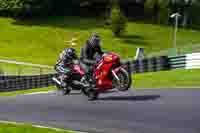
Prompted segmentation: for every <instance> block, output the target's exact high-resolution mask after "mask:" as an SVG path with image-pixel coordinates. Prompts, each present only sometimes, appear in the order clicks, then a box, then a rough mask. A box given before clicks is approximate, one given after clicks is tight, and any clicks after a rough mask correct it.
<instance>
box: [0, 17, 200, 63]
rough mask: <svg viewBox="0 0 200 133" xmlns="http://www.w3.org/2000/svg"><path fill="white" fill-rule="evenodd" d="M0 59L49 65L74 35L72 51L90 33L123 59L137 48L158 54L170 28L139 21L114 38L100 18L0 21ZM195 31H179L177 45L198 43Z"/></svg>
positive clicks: (166, 45)
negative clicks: (95, 35)
mask: <svg viewBox="0 0 200 133" xmlns="http://www.w3.org/2000/svg"><path fill="white" fill-rule="evenodd" d="M0 29H1V32H0V53H1V54H0V57H6V58H9V59H16V60H19V61H27V62H33V63H39V64H47V65H53V64H54V63H55V61H56V59H57V57H58V54H59V53H60V51H62V49H63V48H64V47H66V44H65V43H64V41H65V40H70V39H71V37H72V36H73V35H74V36H76V37H77V38H79V41H78V45H77V46H76V49H77V50H78V51H79V49H80V48H81V47H82V46H83V45H84V42H85V41H86V39H87V38H88V36H89V35H90V33H91V32H94V31H95V32H98V33H99V34H100V35H101V37H102V39H103V47H104V49H105V50H107V51H114V52H117V53H119V54H120V55H121V56H122V57H123V58H128V57H134V56H135V50H136V48H137V47H144V48H145V52H146V54H148V53H152V52H159V51H160V50H165V49H167V48H170V47H172V46H171V40H172V38H171V36H172V28H171V27H167V26H159V25H152V24H144V23H139V22H129V24H128V27H127V35H126V36H124V37H122V38H114V37H113V35H112V32H111V31H110V29H108V28H107V27H105V26H104V25H103V23H102V21H101V20H100V19H83V18H79V17H49V18H46V19H43V20H41V19H40V20H32V21H16V20H14V19H11V18H0ZM199 34H200V32H199V31H195V30H185V29H181V30H180V31H179V32H178V46H180V47H181V46H185V45H187V44H191V43H192V44H197V43H199V42H200V38H199Z"/></svg>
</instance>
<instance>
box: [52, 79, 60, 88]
mask: <svg viewBox="0 0 200 133" xmlns="http://www.w3.org/2000/svg"><path fill="white" fill-rule="evenodd" d="M52 80H53V81H55V82H56V83H57V84H58V85H60V86H61V82H60V81H59V80H58V79H57V78H55V77H53V78H52Z"/></svg>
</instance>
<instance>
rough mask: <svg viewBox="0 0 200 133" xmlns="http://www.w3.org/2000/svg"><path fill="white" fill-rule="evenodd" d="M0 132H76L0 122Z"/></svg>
mask: <svg viewBox="0 0 200 133" xmlns="http://www.w3.org/2000/svg"><path fill="white" fill-rule="evenodd" d="M0 133H76V132H72V131H65V130H62V131H57V130H54V129H46V128H36V127H33V126H31V125H25V124H19V125H18V124H6V123H0Z"/></svg>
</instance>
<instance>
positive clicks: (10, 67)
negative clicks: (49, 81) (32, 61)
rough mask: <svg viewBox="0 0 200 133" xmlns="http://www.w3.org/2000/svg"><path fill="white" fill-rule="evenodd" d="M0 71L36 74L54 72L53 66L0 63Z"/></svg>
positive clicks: (8, 73)
mask: <svg viewBox="0 0 200 133" xmlns="http://www.w3.org/2000/svg"><path fill="white" fill-rule="evenodd" d="M0 73H4V74H6V75H37V74H48V73H54V70H53V68H52V69H47V68H43V69H40V68H36V67H31V66H24V65H15V64H6V63H0Z"/></svg>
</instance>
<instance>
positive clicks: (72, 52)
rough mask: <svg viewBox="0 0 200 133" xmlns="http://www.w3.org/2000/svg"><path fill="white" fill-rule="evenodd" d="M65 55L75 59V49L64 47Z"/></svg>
mask: <svg viewBox="0 0 200 133" xmlns="http://www.w3.org/2000/svg"><path fill="white" fill-rule="evenodd" d="M65 57H66V58H68V59H76V58H77V55H76V50H75V49H74V48H66V49H65Z"/></svg>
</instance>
